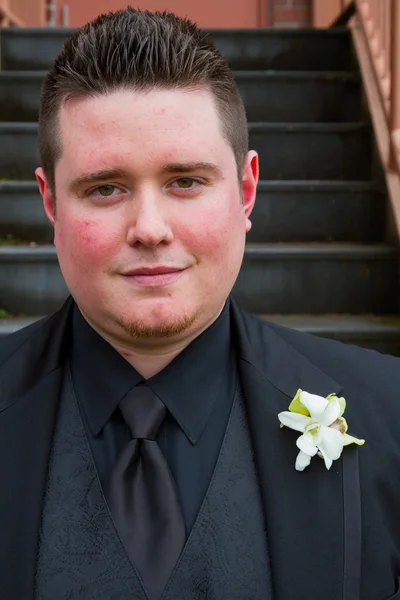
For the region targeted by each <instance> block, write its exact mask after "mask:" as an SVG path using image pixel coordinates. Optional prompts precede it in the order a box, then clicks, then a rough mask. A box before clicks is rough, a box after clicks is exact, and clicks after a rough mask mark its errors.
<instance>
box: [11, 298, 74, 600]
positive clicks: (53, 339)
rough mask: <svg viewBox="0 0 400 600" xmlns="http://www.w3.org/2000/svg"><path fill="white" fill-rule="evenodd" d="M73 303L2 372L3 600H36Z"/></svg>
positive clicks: (38, 332) (36, 332) (40, 329)
mask: <svg viewBox="0 0 400 600" xmlns="http://www.w3.org/2000/svg"><path fill="white" fill-rule="evenodd" d="M71 305H72V302H71V301H70V300H69V301H67V303H66V304H65V305H64V307H63V308H62V309H61V310H60V311H59V312H58V313H56V315H54V316H53V317H51V318H50V319H48V320H47V321H45V322H44V323H43V324H42V325H40V326H39V327H37V329H35V330H34V331H33V333H32V334H31V336H30V337H29V338H27V340H26V341H25V342H24V343H23V344H22V345H21V346H20V347H19V348H18V351H17V352H14V353H13V354H11V356H10V357H9V358H8V359H7V360H6V362H5V363H3V364H2V365H1V368H0V481H1V487H2V493H1V494H0V531H1V537H2V541H1V544H0V597H1V599H2V600H15V599H16V598H23V599H24V600H29V599H31V598H33V593H34V578H35V567H36V550H37V541H38V535H39V528H40V522H41V505H42V498H43V493H44V487H45V484H46V475H47V464H48V458H49V452H50V447H51V439H52V434H53V429H54V423H55V418H56V412H57V404H58V396H59V390H60V384H61V375H62V365H63V353H62V348H63V340H64V333H65V329H66V323H67V319H68V317H69V313H70V306H71Z"/></svg>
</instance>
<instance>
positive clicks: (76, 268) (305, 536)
mask: <svg viewBox="0 0 400 600" xmlns="http://www.w3.org/2000/svg"><path fill="white" fill-rule="evenodd" d="M39 141H40V152H41V161H42V167H41V168H39V169H37V172H36V176H37V179H38V182H39V186H40V192H41V194H42V197H43V203H44V208H45V211H46V213H47V215H48V217H49V219H50V221H51V223H52V224H53V226H54V240H55V245H56V248H57V252H58V258H59V262H60V266H61V269H62V272H63V275H64V278H65V280H66V283H67V285H68V288H69V290H70V292H71V298H70V299H69V300H68V301H67V302H66V304H65V305H64V306H63V307H62V308H61V310H60V311H59V312H58V313H57V314H55V315H53V316H51V317H49V318H48V319H45V320H43V321H41V322H39V323H37V324H34V325H33V326H30V327H28V328H27V329H24V330H21V331H19V332H17V333H16V334H14V335H12V336H9V337H8V338H5V339H4V340H2V341H1V344H0V411H1V412H0V448H1V460H0V481H1V486H2V493H1V501H0V531H1V538H2V539H1V546H0V547H1V553H0V598H1V600H31V599H33V598H35V599H41V600H55V599H57V600H59V599H62V598H63V599H67V598H68V599H69V600H77V599H83V598H85V599H86V600H111V599H113V600H128V599H129V600H146V599H150V600H156V599H157V600H159V599H161V598H162V599H163V600H177V599H184V600H198V599H199V600H200V599H206V598H207V599H212V600H217V599H218V600H222V599H224V600H250V599H253V600H272V599H274V600H305V599H307V600H321V599H323V600H339V599H340V600H356V599H362V600H384V599H386V598H392V599H397V598H400V589H399V577H400V517H399V506H400V432H399V431H400V430H399V422H400V402H399V398H398V389H400V363H399V361H398V360H397V359H395V358H391V357H385V356H381V355H379V354H377V353H374V352H371V351H367V350H362V349H358V348H355V347H350V346H349V347H346V346H343V345H341V344H338V343H334V342H331V341H327V340H322V339H318V338H314V337H312V336H309V335H305V334H301V333H298V332H295V331H291V330H288V329H284V328H280V327H276V326H274V325H272V324H270V323H267V322H262V321H261V320H258V319H257V318H256V317H253V316H251V315H248V314H246V313H244V312H242V311H241V310H240V309H239V308H238V306H237V305H236V304H235V302H234V300H233V299H231V298H230V292H231V289H232V287H233V285H234V282H235V279H236V277H237V275H238V272H239V269H240V266H241V261H242V257H243V251H244V244H245V235H246V232H248V231H249V229H250V227H251V221H250V216H251V211H252V208H253V205H254V201H255V195H256V185H257V178H258V159H257V154H256V153H255V152H253V151H248V139H247V126H246V118H245V113H244V108H243V104H242V101H241V99H240V96H239V94H238V90H237V87H236V85H235V82H234V79H233V76H232V73H231V72H230V70H229V68H228V66H227V64H226V62H225V60H224V59H223V58H222V56H221V55H220V53H219V52H218V51H217V50H216V49H215V48H214V47H213V46H212V45H211V43H210V42H209V41H208V40H207V38H206V37H205V36H204V34H203V33H201V32H200V31H199V30H198V29H197V28H196V27H195V26H194V25H193V24H191V23H190V22H189V21H186V20H181V19H178V18H177V17H175V16H173V15H171V14H159V13H154V14H151V13H149V12H141V11H136V10H133V9H131V8H127V9H126V10H123V11H119V12H117V13H114V14H108V15H103V16H101V17H99V18H98V19H96V20H95V21H93V22H92V23H89V24H88V25H87V26H85V27H83V28H82V29H80V30H77V31H76V32H75V33H74V34H73V35H72V37H71V38H70V39H69V40H68V41H67V42H66V44H65V46H64V49H63V50H62V52H61V54H60V55H59V57H58V58H57V60H56V61H55V63H54V66H53V67H52V69H51V71H50V73H49V74H48V75H47V77H46V80H45V83H44V86H43V92H42V98H41V109H40V123H39ZM298 389H301V390H303V391H305V392H308V393H311V394H314V395H317V396H320V397H322V398H326V397H328V396H330V394H336V395H337V396H339V397H341V396H344V397H345V398H346V400H347V410H346V414H345V416H346V418H347V420H348V422H349V424H350V430H351V432H352V433H354V434H355V435H357V436H359V437H362V438H365V440H366V443H365V446H363V447H360V448H359V447H358V446H357V445H355V444H353V445H351V446H348V447H347V446H346V447H344V448H342V446H343V439H342V436H343V433H344V428H342V425H343V421H342V420H341V417H340V415H339V412H338V411H337V412H336V413H335V415H334V417H332V415H331V419H330V420H329V421H326V422H325V421H323V419H324V418H325V417H324V415H325V416H326V414H327V411H330V412H331V413H332V410H331V409H333V411H334V412H335V410H336V408H335V407H337V406H339V404H340V403H342V401H340V402H339V401H338V400H337V399H336V397H331V398H330V402H332V403H331V404H329V406H328V401H327V400H321V399H318V398H317V399H315V397H314V396H310V397H309V396H307V394H303V395H302V399H303V402H304V403H305V404H302V405H301V406H302V408H300V412H302V413H303V416H300V415H297V416H296V418H298V419H300V420H301V419H304V415H307V414H309V413H311V415H312V416H313V419H314V421H313V422H312V425H311V427H309V428H308V429H307V430H304V431H305V434H304V436H303V437H302V439H308V440H314V439H315V440H316V444H317V445H315V448H314V446H312V447H311V449H310V448H309V446H305V445H304V443H302V442H300V441H298V440H297V438H298V434H294V433H293V431H292V430H291V429H290V428H288V427H285V428H283V429H282V428H280V427H279V419H278V414H281V413H282V412H285V411H287V409H288V406H289V404H290V403H291V400H292V399H293V398H294V396H295V395H296V392H297V390H298ZM307 398H308V402H311V401H312V402H314V403H317V404H315V406H314V408H312V406H311V404H308V406H309V408H310V410H309V411H307V410H305V406H306V404H307V401H306V400H307ZM318 402H320V403H321V402H322V406H323V408H324V410H325V408H326V410H325V412H324V411H322V410H319V408H318V406H320V405H318ZM340 406H342V404H340ZM315 407H317V408H315ZM292 408H293V407H292ZM297 408H298V406H297ZM314 409H315V410H314ZM317 409H318V410H317ZM317 413H318V414H317ZM281 418H284V417H282V416H281ZM293 418H294V417H293ZM298 422H300V421H298ZM307 422H308V421H307ZM324 423H325V425H324ZM331 425H333V427H331ZM323 426H324V427H325V429H322V427H323ZM335 426H337V427H338V428H339V430H340V431H338V430H337V429H335ZM316 428H317V429H316ZM341 428H342V429H341ZM299 429H300V430H301V427H300V428H299ZM317 431H318V432H319V431H321V432H323V431H324V432H325V433H326V432H328V433H329V434H330V436H331V437H329V436H328V438H326V439H331V438H332V440H333V438H335V440H339V442H340V443H339V442H338V443H339V445H340V444H341V446H340V448H339V451H338V449H337V447H335V448H333V449H332V447H330V442H329V443H328V444H325V446H324V445H323V443H322V441H320V442H318V439H319V438H318V439H317V437H316V432H317ZM332 431H334V433H332ZM328 433H326V435H328ZM321 435H322V434H321ZM307 436H308V437H307ZM313 436H314V437H313ZM321 439H322V437H321ZM324 439H325V438H324ZM296 440H297V443H298V444H299V447H300V449H301V450H302V452H303V450H305V452H303V454H302V457H303V459H304V456H305V457H306V461H305V462H307V461H308V462H309V460H310V457H311V455H312V454H313V453H314V454H315V452H316V451H317V449H319V452H320V453H321V455H322V456H323V457H324V459H325V460H322V459H321V458H320V457H318V456H316V457H315V458H313V459H312V461H311V464H310V466H309V467H307V468H306V469H305V470H304V471H298V470H296V469H295V461H296V455H297V454H298V450H299V449H298V448H297V447H296ZM335 440H333V441H335ZM333 441H332V444H333ZM335 443H336V441H335ZM318 444H319V445H318ZM317 446H318V447H317ZM342 449H343V452H341V450H342ZM303 459H302V460H303ZM331 459H334V462H333V464H332V466H331ZM297 466H299V465H298V464H297ZM302 466H303V467H304V466H305V465H304V464H303V465H302ZM326 466H331V468H330V469H329V470H328V469H327V468H326Z"/></svg>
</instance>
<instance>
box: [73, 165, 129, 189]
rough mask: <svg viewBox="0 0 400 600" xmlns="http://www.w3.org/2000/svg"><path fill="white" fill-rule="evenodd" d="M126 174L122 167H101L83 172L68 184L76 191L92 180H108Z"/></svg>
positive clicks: (125, 175) (119, 177)
mask: <svg viewBox="0 0 400 600" xmlns="http://www.w3.org/2000/svg"><path fill="white" fill-rule="evenodd" d="M127 176H128V174H127V172H126V171H125V170H124V169H101V170H100V171H93V172H91V173H84V174H83V175H79V177H76V178H75V179H73V180H72V181H71V183H70V185H69V188H70V190H72V191H76V190H77V189H78V188H79V187H80V186H81V185H84V184H86V183H92V182H94V181H109V180H110V179H121V178H124V177H127Z"/></svg>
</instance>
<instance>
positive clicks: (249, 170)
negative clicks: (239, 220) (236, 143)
mask: <svg viewBox="0 0 400 600" xmlns="http://www.w3.org/2000/svg"><path fill="white" fill-rule="evenodd" d="M257 183H258V154H257V152H255V151H254V150H251V151H250V152H248V153H247V154H246V158H245V159H244V164H243V176H242V202H243V208H244V214H245V215H246V233H248V232H249V231H250V229H251V221H250V215H251V212H252V210H253V208H254V204H255V201H256V194H257Z"/></svg>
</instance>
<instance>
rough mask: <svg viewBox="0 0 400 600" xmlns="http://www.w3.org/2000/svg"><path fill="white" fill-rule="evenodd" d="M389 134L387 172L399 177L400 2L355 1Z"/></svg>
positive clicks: (387, 0) (396, 0)
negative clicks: (397, 174) (388, 169)
mask: <svg viewBox="0 0 400 600" xmlns="http://www.w3.org/2000/svg"><path fill="white" fill-rule="evenodd" d="M356 5H357V11H358V15H359V22H360V23H361V26H362V29H363V32H364V35H365V39H366V41H367V45H368V49H369V54H370V59H371V64H372V65H373V70H374V73H375V77H376V81H377V84H378V89H379V93H380V97H381V102H382V106H383V108H384V111H385V114H386V121H387V126H388V129H389V134H390V153H389V164H388V165H386V166H387V168H390V169H393V170H396V171H397V172H398V173H399V174H400V4H399V0H356Z"/></svg>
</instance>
